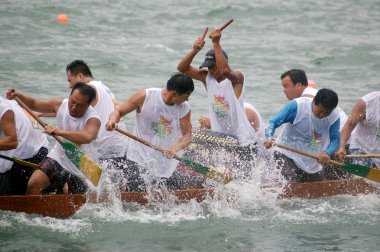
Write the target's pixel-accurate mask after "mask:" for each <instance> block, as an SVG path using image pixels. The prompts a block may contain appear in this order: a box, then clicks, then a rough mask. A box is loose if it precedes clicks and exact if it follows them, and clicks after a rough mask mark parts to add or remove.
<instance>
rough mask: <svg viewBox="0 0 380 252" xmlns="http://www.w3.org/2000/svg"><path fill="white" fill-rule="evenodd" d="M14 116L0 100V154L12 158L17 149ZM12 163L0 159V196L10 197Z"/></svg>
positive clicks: (8, 106) (8, 107) (7, 105)
mask: <svg viewBox="0 0 380 252" xmlns="http://www.w3.org/2000/svg"><path fill="white" fill-rule="evenodd" d="M17 145H18V141H17V132H16V122H15V114H14V112H13V110H12V108H11V107H10V105H9V104H7V103H5V102H4V100H3V99H1V100H0V154H1V155H4V156H12V155H13V153H14V151H15V149H16V148H17ZM11 167H12V162H11V161H8V160H5V159H0V195H10V194H11V186H10V172H9V170H10V169H11Z"/></svg>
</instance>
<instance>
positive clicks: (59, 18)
mask: <svg viewBox="0 0 380 252" xmlns="http://www.w3.org/2000/svg"><path fill="white" fill-rule="evenodd" d="M68 22H69V17H68V16H67V15H66V14H64V13H60V14H59V15H58V16H57V23H59V24H67V23H68Z"/></svg>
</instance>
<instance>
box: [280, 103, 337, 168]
mask: <svg viewBox="0 0 380 252" xmlns="http://www.w3.org/2000/svg"><path fill="white" fill-rule="evenodd" d="M294 100H295V101H296V102H297V115H296V117H295V119H294V121H293V124H291V123H287V124H285V127H284V129H283V130H282V132H281V133H280V135H279V136H278V138H277V141H276V142H277V143H280V144H283V145H286V146H289V147H292V148H295V149H298V150H301V151H304V152H308V153H311V154H314V155H320V154H321V152H322V151H323V150H324V149H326V147H327V145H328V144H329V128H330V126H331V125H332V124H334V122H336V120H338V118H339V112H338V111H337V110H336V109H334V110H333V111H332V112H331V114H330V115H329V116H327V117H325V118H322V119H319V118H317V117H315V115H314V113H313V111H312V103H313V101H312V99H310V98H308V97H300V98H296V99H294ZM276 151H278V152H280V153H283V154H284V155H286V156H287V157H289V158H291V159H293V160H294V162H295V163H296V165H297V166H298V167H299V168H300V169H302V170H303V171H305V172H307V173H310V174H312V173H316V172H319V171H320V170H322V166H321V165H320V164H319V163H318V162H317V161H316V160H315V159H313V158H309V157H306V156H304V155H300V154H297V153H294V152H292V151H288V150H284V149H281V148H276Z"/></svg>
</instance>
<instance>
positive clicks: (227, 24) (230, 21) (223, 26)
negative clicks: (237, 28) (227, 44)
mask: <svg viewBox="0 0 380 252" xmlns="http://www.w3.org/2000/svg"><path fill="white" fill-rule="evenodd" d="M233 21H234V20H233V19H230V20H228V21H227V22H226V23H225V24H224V25H222V26H221V27H220V28H219V30H220V31H223V30H224V29H225V28H226V27H227V26H229V25H230V24H231V23H232V22H233Z"/></svg>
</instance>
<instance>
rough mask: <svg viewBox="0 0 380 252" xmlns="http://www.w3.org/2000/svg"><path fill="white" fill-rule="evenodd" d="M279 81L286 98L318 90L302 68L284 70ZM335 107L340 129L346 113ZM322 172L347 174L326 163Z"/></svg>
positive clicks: (336, 176)
mask: <svg viewBox="0 0 380 252" xmlns="http://www.w3.org/2000/svg"><path fill="white" fill-rule="evenodd" d="M281 83H282V87H283V91H284V94H285V96H286V98H288V100H293V99H295V98H299V97H308V98H310V99H313V98H314V97H315V95H316V94H317V92H318V90H317V86H316V84H315V82H314V81H311V80H308V79H307V77H306V73H305V71H304V70H302V69H291V70H288V71H286V72H284V73H283V74H281ZM336 109H337V110H338V112H339V117H340V124H339V129H340V130H341V129H342V128H343V126H344V123H345V122H346V121H347V115H346V113H345V112H344V111H343V109H341V108H340V107H339V106H337V108H336ZM323 172H324V173H325V174H324V176H325V177H326V179H341V178H346V177H348V176H349V174H348V173H347V172H346V171H345V170H343V169H339V168H336V167H334V166H333V165H326V166H325V167H324V169H323Z"/></svg>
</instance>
